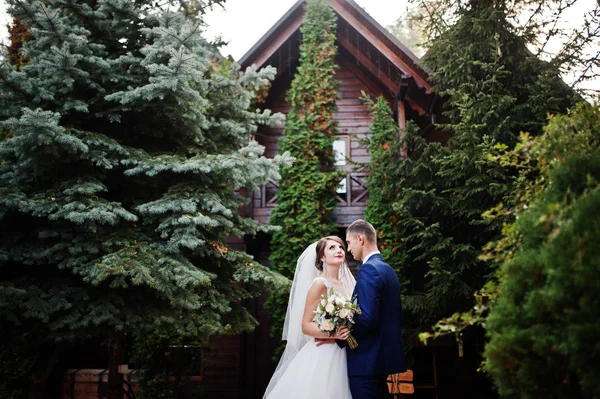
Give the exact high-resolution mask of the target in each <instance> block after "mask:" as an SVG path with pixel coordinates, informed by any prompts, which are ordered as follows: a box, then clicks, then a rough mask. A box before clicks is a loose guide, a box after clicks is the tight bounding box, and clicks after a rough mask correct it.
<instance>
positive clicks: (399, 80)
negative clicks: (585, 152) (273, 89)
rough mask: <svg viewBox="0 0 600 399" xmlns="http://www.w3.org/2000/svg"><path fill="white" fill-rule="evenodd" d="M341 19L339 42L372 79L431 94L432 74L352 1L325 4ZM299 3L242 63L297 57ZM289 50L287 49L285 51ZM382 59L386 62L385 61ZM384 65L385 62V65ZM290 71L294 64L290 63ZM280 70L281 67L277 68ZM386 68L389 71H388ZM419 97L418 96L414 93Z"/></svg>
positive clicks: (301, 16)
mask: <svg viewBox="0 0 600 399" xmlns="http://www.w3.org/2000/svg"><path fill="white" fill-rule="evenodd" d="M325 1H326V2H327V3H328V4H329V5H330V6H331V7H332V8H333V10H334V11H335V12H336V14H337V16H338V32H337V36H338V42H339V44H340V46H341V47H343V48H345V50H347V51H348V52H349V53H350V54H353V56H354V57H355V58H356V61H357V62H358V63H359V64H362V65H363V66H364V67H365V68H366V69H368V70H369V71H370V72H371V74H372V75H374V76H376V77H378V78H380V80H381V81H382V83H383V84H384V85H386V86H388V87H389V88H390V90H393V91H396V92H398V93H399V91H400V90H399V89H400V88H401V87H403V86H404V87H405V86H406V85H407V84H409V83H410V84H411V86H416V87H415V89H417V88H419V89H421V90H418V91H422V92H423V93H422V94H423V95H427V94H430V93H431V88H432V84H431V82H430V81H429V74H428V73H427V71H426V70H425V69H424V68H423V67H422V66H421V65H419V58H418V57H417V56H416V55H414V54H413V52H412V51H410V50H409V49H408V48H407V47H406V46H404V45H403V44H402V43H401V42H400V41H399V40H398V39H397V38H395V37H394V36H393V35H391V34H390V33H389V32H388V31H387V30H386V29H385V28H383V27H382V26H381V25H380V24H379V23H378V22H377V21H375V20H374V19H373V18H372V17H371V16H370V15H369V14H368V13H367V12H366V11H365V10H363V9H362V8H361V7H360V6H359V5H358V4H356V3H355V2H354V1H353V0H325ZM305 3H306V0H298V1H297V2H296V3H295V4H294V5H293V6H292V7H291V8H290V9H289V10H288V11H287V12H286V13H285V15H283V16H282V17H281V18H280V19H279V21H277V23H276V24H275V25H274V26H272V27H271V29H269V31H268V32H267V33H265V35H263V37H262V38H261V39H260V40H259V41H258V42H256V44H254V46H252V48H251V49H250V50H248V52H247V53H246V54H244V56H242V58H241V59H240V60H239V63H240V64H241V65H242V66H244V67H246V66H249V65H252V64H254V65H257V66H259V67H262V66H265V65H269V64H270V65H273V64H278V61H277V59H275V56H276V54H279V56H278V58H279V59H281V53H282V52H283V50H286V55H288V57H289V58H292V57H293V56H297V48H294V49H292V47H297V44H295V43H293V42H294V40H295V39H296V38H298V37H299V28H300V26H301V25H302V23H303V21H304V4H305ZM286 46H287V47H286ZM382 59H383V60H382ZM384 61H385V62H384ZM287 62H288V64H287V65H285V66H287V67H289V66H290V64H291V61H290V60H288V61H287ZM275 66H277V67H278V68H281V67H282V65H281V63H280V64H279V65H275ZM386 66H387V67H386ZM415 94H416V93H415Z"/></svg>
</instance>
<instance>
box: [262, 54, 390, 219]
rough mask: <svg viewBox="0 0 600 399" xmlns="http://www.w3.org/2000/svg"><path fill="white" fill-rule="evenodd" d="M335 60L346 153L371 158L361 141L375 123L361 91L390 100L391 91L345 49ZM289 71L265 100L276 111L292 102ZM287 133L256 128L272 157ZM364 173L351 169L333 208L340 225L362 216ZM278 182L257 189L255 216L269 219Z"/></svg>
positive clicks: (340, 125) (355, 158) (365, 160)
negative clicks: (280, 140) (290, 100)
mask: <svg viewBox="0 0 600 399" xmlns="http://www.w3.org/2000/svg"><path fill="white" fill-rule="evenodd" d="M336 64H337V65H338V66H339V69H338V70H337V71H336V73H335V79H336V80H337V82H338V98H337V100H336V105H337V110H336V112H335V114H334V118H335V120H336V121H337V123H338V128H337V136H338V137H339V138H343V139H345V140H347V142H348V144H347V147H346V148H347V154H346V155H347V157H349V158H351V159H352V160H353V161H354V162H358V163H365V164H367V163H368V162H369V152H368V150H367V149H366V148H363V147H362V145H361V144H360V141H361V140H363V139H365V138H366V137H367V136H368V135H369V134H370V131H369V128H370V126H371V124H372V120H371V116H370V113H369V110H368V107H367V105H365V104H364V103H363V101H362V100H361V99H360V98H361V96H362V94H361V93H362V92H364V93H366V94H367V95H369V96H370V97H372V98H376V97H377V96H379V95H384V96H385V97H386V98H387V99H388V101H390V103H391V93H390V92H389V91H388V89H386V88H385V87H384V86H382V85H381V84H380V83H378V81H377V80H375V79H372V78H371V77H370V76H369V75H368V74H367V73H365V72H363V71H362V70H361V68H360V65H356V63H355V62H353V61H350V59H349V57H348V54H346V52H342V53H341V54H340V55H338V56H337V57H336ZM292 72H293V71H290V74H288V75H289V76H286V77H283V76H282V77H281V78H280V79H278V81H277V82H276V84H275V85H274V86H273V87H272V88H271V91H270V93H269V97H268V98H267V101H266V102H265V104H264V108H268V109H271V110H272V111H273V112H281V113H284V114H287V113H288V112H289V110H290V108H291V107H290V105H289V104H288V103H287V102H286V100H285V96H286V92H287V90H288V89H289V87H290V85H291V76H293V73H292ZM283 134H284V126H283V125H280V126H272V127H261V128H259V130H258V131H257V132H256V140H257V141H258V142H259V143H260V144H262V145H263V146H265V155H266V156H267V157H269V158H272V157H274V156H275V155H276V154H277V152H278V151H279V145H278V143H279V139H280V138H281V137H282V135H283ZM340 167H341V168H342V169H343V170H345V171H347V172H349V173H350V172H351V171H352V169H353V166H351V165H344V166H340ZM364 177H365V176H364V173H363V174H361V173H356V172H352V173H351V174H350V175H349V176H348V177H347V178H346V180H347V181H346V187H347V193H345V194H344V193H342V194H339V196H338V206H337V207H336V208H335V209H334V211H333V212H332V215H333V217H334V219H335V221H336V223H337V224H338V226H340V227H345V226H348V225H349V224H350V223H351V222H352V221H354V220H356V219H358V218H361V217H363V212H364V207H365V201H366V199H367V198H368V193H367V192H366V185H365V183H364ZM277 189H278V184H277V182H271V183H269V184H267V185H265V186H263V187H262V189H261V190H260V191H258V192H255V193H253V195H252V207H253V209H252V216H253V218H254V219H256V220H258V221H260V222H262V223H268V221H269V218H270V215H271V213H272V211H273V208H274V207H275V205H276V198H275V195H276V192H277Z"/></svg>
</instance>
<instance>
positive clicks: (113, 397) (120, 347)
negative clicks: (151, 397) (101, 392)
mask: <svg viewBox="0 0 600 399" xmlns="http://www.w3.org/2000/svg"><path fill="white" fill-rule="evenodd" d="M124 361H125V336H124V335H123V334H119V335H116V336H115V337H114V338H113V339H112V340H111V343H110V347H109V358H108V398H107V399H123V395H124V391H123V375H122V374H119V365H120V364H123V362H124Z"/></svg>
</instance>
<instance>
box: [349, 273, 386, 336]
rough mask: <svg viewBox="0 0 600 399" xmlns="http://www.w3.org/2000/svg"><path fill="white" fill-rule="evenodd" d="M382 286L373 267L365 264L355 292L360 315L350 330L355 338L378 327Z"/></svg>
mask: <svg viewBox="0 0 600 399" xmlns="http://www.w3.org/2000/svg"><path fill="white" fill-rule="evenodd" d="M382 284H383V281H382V279H381V276H380V275H379V273H378V272H377V270H376V269H375V267H373V265H370V264H368V263H367V264H364V265H363V266H362V267H361V268H360V272H359V275H358V278H357V281H356V288H355V292H356V294H357V295H358V305H359V306H360V310H361V311H362V314H361V315H359V316H357V317H356V324H354V328H353V329H352V334H353V335H354V336H355V337H357V338H358V337H360V336H361V335H365V334H367V333H369V332H370V331H373V330H375V329H376V328H377V326H378V323H379V317H380V315H379V309H380V303H381V291H382Z"/></svg>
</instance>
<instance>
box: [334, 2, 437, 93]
mask: <svg viewBox="0 0 600 399" xmlns="http://www.w3.org/2000/svg"><path fill="white" fill-rule="evenodd" d="M327 2H328V3H329V5H331V7H332V8H333V9H334V10H335V12H336V13H338V14H339V15H340V16H341V17H342V18H344V19H345V20H346V21H347V22H348V23H349V24H350V25H351V26H352V27H353V28H354V29H356V30H357V31H358V33H360V34H361V35H362V36H363V37H365V38H366V39H367V40H368V41H369V42H370V43H371V44H372V45H373V46H374V47H375V48H376V49H377V50H379V51H380V52H381V53H382V54H383V55H384V56H385V57H387V58H388V59H389V60H390V61H392V63H393V64H394V65H395V66H396V67H397V68H398V69H400V70H401V71H402V72H404V73H405V74H407V75H410V76H411V77H412V78H413V79H414V80H415V82H417V84H418V85H419V87H422V88H424V89H425V91H426V92H427V93H430V92H431V85H430V84H429V82H427V80H425V79H423V78H422V77H421V76H420V75H419V74H418V73H417V72H416V71H415V70H414V69H413V68H412V67H411V66H409V65H408V64H407V63H406V62H404V61H403V60H402V59H401V58H400V57H399V56H397V55H396V54H395V53H394V52H393V51H392V49H390V48H389V47H388V46H387V45H386V44H385V43H383V41H382V40H381V39H379V38H378V37H377V36H376V35H374V34H373V32H371V31H370V30H369V29H368V28H367V27H366V26H365V25H363V23H362V22H360V21H359V20H358V19H357V18H356V17H355V16H354V15H352V14H351V13H350V12H348V10H346V8H345V7H344V6H343V4H341V3H342V2H343V0H328V1H327Z"/></svg>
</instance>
